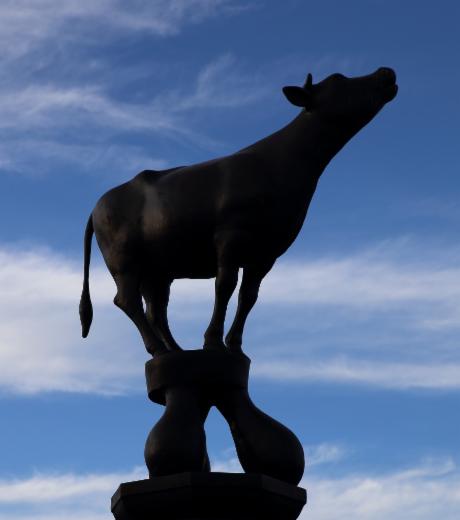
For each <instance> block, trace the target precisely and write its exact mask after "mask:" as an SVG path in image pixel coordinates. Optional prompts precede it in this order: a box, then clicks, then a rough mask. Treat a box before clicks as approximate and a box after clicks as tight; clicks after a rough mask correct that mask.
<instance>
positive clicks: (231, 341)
mask: <svg viewBox="0 0 460 520" xmlns="http://www.w3.org/2000/svg"><path fill="white" fill-rule="evenodd" d="M273 263H274V262H268V263H267V264H265V265H258V266H248V267H245V268H244V269H243V279H242V281H241V287H240V292H239V295H238V307H237V310H236V314H235V319H234V320H233V323H232V326H231V327H230V330H229V331H228V334H227V336H226V337H225V343H226V345H227V347H228V348H229V350H230V351H232V352H241V345H242V343H243V330H244V325H245V323H246V319H247V317H248V315H249V313H250V311H251V309H252V308H253V307H254V304H255V303H256V301H257V297H258V295H259V288H260V284H261V282H262V279H263V278H264V276H265V275H266V274H267V273H268V271H269V270H270V269H271V267H272V266H273Z"/></svg>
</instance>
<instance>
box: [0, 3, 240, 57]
mask: <svg viewBox="0 0 460 520" xmlns="http://www.w3.org/2000/svg"><path fill="white" fill-rule="evenodd" d="M239 7H240V8H243V7H245V4H242V3H237V2H234V1H231V0H172V1H168V0H154V1H152V2H149V1H147V0H136V1H135V3H134V4H133V3H130V4H129V5H128V4H126V3H124V2H122V1H120V0H99V1H98V2H88V1H83V2H82V1H76V0H67V1H66V2H60V1H59V0H36V1H35V0H16V1H14V2H13V1H6V2H2V5H1V6H0V20H1V22H0V35H1V36H0V47H1V49H2V52H3V53H7V54H9V55H14V56H18V55H21V54H23V53H25V52H27V51H29V50H30V48H31V46H32V45H36V44H38V43H41V42H43V41H47V40H50V39H52V38H53V39H57V40H58V42H59V41H62V40H68V39H72V38H74V39H75V38H76V37H77V36H78V35H81V34H85V33H86V34H88V33H89V34H91V32H92V31H93V32H94V31H98V34H99V37H100V35H101V34H104V32H101V29H105V32H106V33H107V31H110V30H125V31H146V32H149V33H152V34H155V35H158V36H161V37H165V36H171V35H175V34H177V33H178V32H180V31H181V30H182V28H183V27H184V26H185V25H187V24H193V23H198V22H201V21H203V20H205V19H206V18H209V17H212V16H216V15H222V14H233V13H237V12H238V8H239Z"/></svg>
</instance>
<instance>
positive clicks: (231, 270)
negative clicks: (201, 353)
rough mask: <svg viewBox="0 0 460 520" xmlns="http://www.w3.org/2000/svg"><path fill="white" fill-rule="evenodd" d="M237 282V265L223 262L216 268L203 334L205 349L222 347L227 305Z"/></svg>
mask: <svg viewBox="0 0 460 520" xmlns="http://www.w3.org/2000/svg"><path fill="white" fill-rule="evenodd" d="M237 283H238V265H236V264H224V265H220V266H219V267H218V270H217V276H216V284H215V293H216V295H215V300H214V310H213V313H212V318H211V321H210V323H209V326H208V328H207V329H206V332H205V334H204V347H203V348H205V349H215V350H216V349H224V348H225V344H224V339H223V338H224V323H225V315H226V313H227V306H228V302H229V301H230V298H231V296H232V294H233V291H234V290H235V287H236V284H237Z"/></svg>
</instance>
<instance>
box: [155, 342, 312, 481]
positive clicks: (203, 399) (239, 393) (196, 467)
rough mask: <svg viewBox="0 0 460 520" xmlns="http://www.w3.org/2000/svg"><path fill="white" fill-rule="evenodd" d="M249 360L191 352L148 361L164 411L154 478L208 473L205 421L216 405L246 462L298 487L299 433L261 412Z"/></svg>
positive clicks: (300, 463)
mask: <svg viewBox="0 0 460 520" xmlns="http://www.w3.org/2000/svg"><path fill="white" fill-rule="evenodd" d="M249 366H250V360H249V358H248V357H246V356H245V355H243V354H232V353H229V352H218V351H209V350H208V351H205V350H186V351H181V352H171V353H168V354H164V355H162V356H159V357H157V358H154V359H152V360H150V361H148V362H147V364H146V379H147V388H148V394H149V397H150V399H151V400H152V401H154V402H157V403H160V404H164V405H165V406H166V409H165V412H164V414H163V416H162V417H161V419H160V421H159V422H158V423H157V425H156V426H155V427H154V428H153V429H152V431H151V432H150V435H149V436H148V439H147V442H146V446H145V461H146V464H147V467H148V469H149V475H150V477H154V476H164V475H171V474H173V473H180V472H190V471H193V472H207V471H209V459H208V455H207V452H206V435H205V431H204V423H205V420H206V417H207V415H208V413H209V409H210V408H211V406H216V407H217V409H218V410H219V411H220V412H221V413H222V415H223V416H224V417H225V419H226V420H227V422H228V424H229V426H230V430H231V432H232V435H233V440H234V442H235V445H236V450H237V454H238V458H239V460H240V463H241V466H242V467H243V469H244V470H245V471H246V472H247V473H257V474H263V475H267V476H269V477H272V478H275V479H279V480H282V481H284V482H288V483H289V484H294V485H297V484H298V483H299V482H300V479H301V478H302V475H303V471H304V467H305V459H304V453H303V449H302V445H301V443H300V442H299V440H298V439H297V437H296V436H295V435H294V434H293V433H292V432H291V431H290V430H289V429H288V428H286V427H285V426H283V425H282V424H281V423H279V422H277V421H275V420H274V419H272V418H271V417H269V416H268V415H267V414H265V413H263V412H262V411H261V410H259V409H258V408H257V407H256V406H255V405H254V404H253V403H252V401H251V399H250V397H249V394H248V390H247V388H248V378H249Z"/></svg>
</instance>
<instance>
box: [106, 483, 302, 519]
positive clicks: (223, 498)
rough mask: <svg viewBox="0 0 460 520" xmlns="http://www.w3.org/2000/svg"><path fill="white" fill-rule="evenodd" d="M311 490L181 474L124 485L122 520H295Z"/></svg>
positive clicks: (118, 512)
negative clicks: (308, 491)
mask: <svg viewBox="0 0 460 520" xmlns="http://www.w3.org/2000/svg"><path fill="white" fill-rule="evenodd" d="M306 501H307V493H306V491H305V489H303V488H300V487H297V486H294V485H292V484H287V483H285V482H282V481H281V480H277V479H274V478H271V477H267V476H266V475H259V474H247V473H177V474H175V475H168V476H164V477H155V478H150V479H147V480H139V481H137V482H126V483H123V484H120V486H119V488H118V489H117V491H116V492H115V494H114V495H113V497H112V513H113V516H114V517H115V519H116V520H295V519H296V518H297V517H298V516H299V515H300V512H301V511H302V508H303V506H304V505H305V504H306Z"/></svg>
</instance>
